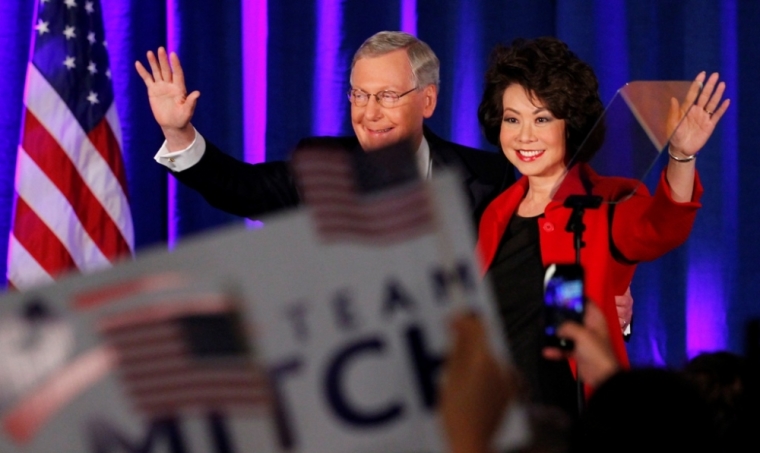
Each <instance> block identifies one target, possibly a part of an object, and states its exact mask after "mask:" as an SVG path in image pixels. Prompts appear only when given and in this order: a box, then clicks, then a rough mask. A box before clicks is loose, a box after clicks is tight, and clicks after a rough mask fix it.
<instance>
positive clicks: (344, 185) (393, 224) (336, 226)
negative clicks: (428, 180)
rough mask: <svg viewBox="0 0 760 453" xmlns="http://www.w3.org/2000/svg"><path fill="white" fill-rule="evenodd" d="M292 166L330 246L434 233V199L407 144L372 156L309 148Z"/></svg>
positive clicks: (319, 230) (385, 241) (383, 242)
mask: <svg viewBox="0 0 760 453" xmlns="http://www.w3.org/2000/svg"><path fill="white" fill-rule="evenodd" d="M292 165H293V168H294V171H295V174H296V179H297V181H298V184H299V188H300V191H301V195H302V197H303V199H304V202H305V204H306V205H307V206H309V208H310V209H311V212H312V218H313V219H314V223H315V227H316V229H317V234H318V235H319V237H320V239H321V240H323V241H325V242H358V243H363V244H375V245H386V244H392V243H396V242H402V241H405V240H409V239H412V238H415V237H418V236H420V235H424V234H427V233H430V232H431V231H433V227H434V221H433V219H434V211H433V206H432V200H431V198H430V196H429V193H428V192H427V190H426V187H425V184H424V183H423V181H421V180H420V177H419V174H418V173H417V167H416V165H415V163H414V154H413V153H412V152H410V151H409V150H408V149H406V148H405V147H403V146H398V147H392V148H389V149H384V150H377V151H372V152H369V153H366V152H358V153H349V152H344V151H343V150H336V149H317V148H315V149H303V150H299V151H297V152H296V153H295V154H294V156H293V160H292Z"/></svg>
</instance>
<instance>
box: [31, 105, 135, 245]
mask: <svg viewBox="0 0 760 453" xmlns="http://www.w3.org/2000/svg"><path fill="white" fill-rule="evenodd" d="M22 147H23V148H24V151H26V153H27V154H28V155H29V157H31V158H32V160H34V161H35V163H36V164H37V165H38V166H39V167H40V169H41V170H42V171H43V172H45V174H46V175H48V177H49V178H50V179H51V181H52V182H53V183H54V184H55V185H56V187H58V189H59V190H60V192H61V193H62V194H63V195H64V196H65V197H66V199H67V200H68V201H69V204H70V205H71V207H72V208H73V210H74V212H75V213H76V216H77V218H78V219H79V221H80V222H81V223H82V226H84V228H85V230H86V231H87V233H88V234H89V236H90V237H91V238H93V240H94V241H95V243H96V244H97V245H98V247H99V248H100V249H101V250H102V252H103V254H104V255H105V256H110V257H117V256H123V255H128V254H129V253H130V246H129V244H128V243H127V241H126V240H125V239H124V237H123V236H122V234H121V231H119V228H118V226H117V225H116V224H115V223H114V221H113V219H111V217H110V216H109V215H108V213H107V212H106V211H105V210H104V209H103V206H102V205H101V204H100V202H99V201H98V200H97V198H96V197H95V196H94V195H93V193H92V191H91V190H90V188H89V187H88V186H87V184H86V183H85V181H84V180H82V177H81V174H80V173H79V172H78V171H77V169H76V168H75V167H74V166H73V165H72V162H71V160H70V159H69V158H68V156H67V155H66V154H65V153H64V152H63V150H62V149H61V147H60V146H59V145H58V142H57V141H56V140H55V138H53V137H52V136H51V135H50V134H49V133H48V131H47V129H45V128H44V127H43V126H42V124H40V122H39V121H38V120H37V118H36V117H35V116H34V115H33V114H32V113H31V112H27V115H26V118H25V122H24V136H23V140H22Z"/></svg>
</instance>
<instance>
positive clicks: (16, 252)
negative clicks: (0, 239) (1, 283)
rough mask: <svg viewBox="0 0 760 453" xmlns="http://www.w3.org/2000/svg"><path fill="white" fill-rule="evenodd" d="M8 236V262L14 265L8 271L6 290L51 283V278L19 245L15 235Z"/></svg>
mask: <svg viewBox="0 0 760 453" xmlns="http://www.w3.org/2000/svg"><path fill="white" fill-rule="evenodd" d="M10 236H11V237H10V240H9V241H8V260H9V261H10V262H13V263H15V264H16V265H15V266H14V267H13V268H10V269H8V289H9V290H16V289H18V288H25V287H28V286H32V285H34V284H35V283H36V284H48V283H52V282H53V277H52V276H51V275H50V274H49V273H48V272H47V271H46V270H45V269H43V268H42V266H40V263H39V262H38V261H37V260H36V259H35V258H34V257H33V256H32V255H31V254H30V253H29V251H27V250H26V248H24V246H23V245H21V243H20V242H19V241H18V238H16V235H15V234H14V233H13V232H11V235H10ZM19 269H23V272H19Z"/></svg>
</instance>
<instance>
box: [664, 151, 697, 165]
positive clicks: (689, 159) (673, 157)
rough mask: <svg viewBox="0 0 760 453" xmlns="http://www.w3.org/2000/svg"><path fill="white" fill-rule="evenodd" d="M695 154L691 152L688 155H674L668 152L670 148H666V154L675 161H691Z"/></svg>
mask: <svg viewBox="0 0 760 453" xmlns="http://www.w3.org/2000/svg"><path fill="white" fill-rule="evenodd" d="M697 154H699V153H697ZM697 154H692V155H691V156H689V157H676V156H674V155H673V153H671V152H670V149H668V155H669V156H670V158H671V159H673V160H674V161H676V162H691V161H693V160H694V159H696V157H697Z"/></svg>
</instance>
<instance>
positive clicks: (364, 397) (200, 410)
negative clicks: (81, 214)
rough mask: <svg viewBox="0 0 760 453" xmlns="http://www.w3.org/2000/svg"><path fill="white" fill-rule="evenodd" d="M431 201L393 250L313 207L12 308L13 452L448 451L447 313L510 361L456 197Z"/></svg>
mask: <svg viewBox="0 0 760 453" xmlns="http://www.w3.org/2000/svg"><path fill="white" fill-rule="evenodd" d="M424 194H427V197H428V198H429V200H430V203H432V208H431V211H430V216H429V218H428V220H427V221H429V222H432V223H429V224H420V223H418V222H417V220H414V219H412V221H411V223H405V225H406V227H404V228H401V229H400V230H403V231H405V234H401V235H394V234H386V235H385V236H383V239H382V241H380V242H373V241H372V240H371V238H372V234H374V233H372V234H370V235H367V231H374V230H372V229H370V230H367V229H366V228H364V227H362V226H361V225H359V224H357V225H359V226H358V227H357V226H356V225H354V227H352V228H351V229H350V231H337V230H335V228H333V227H331V226H330V225H327V226H325V225H326V224H324V223H322V224H320V227H319V228H317V227H315V222H316V221H317V220H315V218H316V215H315V208H314V207H307V208H303V209H299V210H297V211H293V212H289V213H285V214H281V215H279V216H277V217H273V218H271V219H269V220H267V221H266V222H265V226H264V228H262V229H259V230H251V231H249V230H245V229H242V228H232V229H225V230H221V231H217V232H215V233H213V234H208V235H203V236H198V237H196V238H193V239H191V240H188V241H186V242H184V243H182V244H181V245H180V246H179V247H177V249H175V250H174V251H172V252H166V251H164V250H154V251H151V252H145V253H143V254H141V255H140V256H139V257H138V258H137V259H135V260H134V261H131V262H126V263H123V264H120V265H118V266H115V267H114V268H112V269H110V270H107V271H104V272H100V273H97V274H93V275H89V276H71V277H67V278H63V279H61V280H60V281H59V282H57V283H56V284H54V285H51V286H47V287H43V288H40V289H37V290H34V291H29V292H26V293H21V294H19V293H15V294H10V293H9V294H6V295H4V296H3V297H2V299H1V300H0V423H2V430H0V451H3V452H15V451H19V452H21V451H23V452H40V453H42V452H51V451H77V452H92V453H111V452H113V453H116V452H119V453H121V452H130V453H137V452H141V453H148V452H150V453H153V452H170V453H194V452H209V451H213V452H219V453H233V452H244V451H245V452H281V451H283V452H284V451H288V452H303V453H311V452H320V453H322V452H325V451H330V452H335V453H342V452H346V453H348V452H351V453H357V452H358V453H362V452H388V451H393V452H398V453H404V452H410V453H411V452H426V451H430V452H433V451H445V446H444V445H443V443H442V442H443V438H442V436H441V432H440V427H439V423H438V421H437V419H436V415H435V406H436V394H437V383H438V380H439V378H440V372H441V367H442V362H443V358H444V356H445V354H446V351H447V347H448V345H449V341H450V340H449V338H448V328H447V327H448V319H449V316H450V314H451V312H452V311H454V310H460V309H462V308H468V309H471V310H476V311H478V312H481V313H483V315H484V316H483V318H484V319H485V320H486V321H487V322H488V329H489V334H490V337H491V341H492V344H493V348H494V350H495V351H496V352H497V354H499V355H501V356H503V357H505V358H506V356H507V351H506V348H505V346H504V344H503V340H502V336H501V330H500V326H499V325H498V317H497V316H496V315H495V313H494V305H493V302H492V299H491V295H490V292H489V288H488V287H487V286H486V285H485V284H484V283H483V282H482V281H481V278H480V270H479V269H478V266H477V264H476V261H475V257H474V253H473V249H474V241H473V236H472V227H471V224H470V220H469V217H468V216H467V215H466V214H465V208H464V200H463V197H462V195H461V193H460V188H459V182H458V181H457V180H456V179H455V178H454V177H453V175H440V177H439V178H437V179H436V180H435V181H434V182H432V183H425V184H424V193H423V194H422V195H424ZM407 195H409V194H407ZM419 195H420V194H412V195H411V196H412V197H417V196H419ZM422 198H423V199H424V198H425V196H423V197H422ZM352 215H353V214H352ZM350 217H351V216H349V217H347V218H350ZM360 217H362V218H366V217H367V216H366V215H365V214H364V213H362V214H361V216H360ZM325 218H326V219H327V218H328V217H325ZM369 218H371V216H370V217H369ZM373 222H374V221H373ZM410 225H411V226H410ZM420 225H422V226H420ZM326 231H327V232H328V233H329V234H328V235H327V236H326V235H325V234H324V233H325V232H326ZM336 231H337V232H336ZM357 231H358V233H357ZM395 231H399V229H396V230H395ZM386 233H387V231H386ZM351 238H353V239H357V238H358V239H357V240H352V239H351ZM368 238H369V239H370V240H366V239H368Z"/></svg>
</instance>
